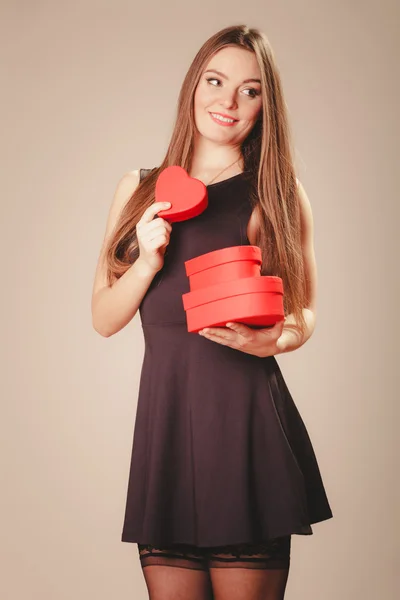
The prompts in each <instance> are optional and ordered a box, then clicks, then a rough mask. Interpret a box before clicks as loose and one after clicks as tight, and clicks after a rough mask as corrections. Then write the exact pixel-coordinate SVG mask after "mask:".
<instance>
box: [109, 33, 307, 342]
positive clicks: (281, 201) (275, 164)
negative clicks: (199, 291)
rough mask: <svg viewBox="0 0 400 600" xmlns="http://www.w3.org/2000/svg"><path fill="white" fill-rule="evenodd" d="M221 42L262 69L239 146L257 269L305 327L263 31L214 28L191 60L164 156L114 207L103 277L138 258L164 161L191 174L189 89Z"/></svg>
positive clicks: (284, 123) (270, 57) (275, 93)
mask: <svg viewBox="0 0 400 600" xmlns="http://www.w3.org/2000/svg"><path fill="white" fill-rule="evenodd" d="M228 46H234V47H239V48H243V49H244V50H248V51H250V52H253V53H254V55H255V57H256V60H257V63H258V66H259V69H260V72H261V94H262V98H263V102H262V108H261V112H260V116H259V119H258V121H257V122H256V124H255V125H254V127H253V129H252V131H251V132H250V133H249V135H248V136H247V138H246V139H245V140H244V141H243V142H242V145H241V153H242V157H243V163H244V171H245V172H246V178H247V179H248V181H249V183H250V186H249V193H250V199H251V202H252V204H253V206H254V208H255V210H256V211H257V217H258V230H257V237H256V241H255V243H256V245H257V246H259V247H260V248H261V252H262V259H263V262H262V269H261V274H262V275H276V276H279V277H281V278H282V280H283V286H284V309H285V315H287V314H289V313H292V314H293V315H294V317H295V319H296V321H297V323H298V325H299V328H300V331H301V333H304V330H305V320H304V316H303V312H302V309H303V307H306V306H307V286H306V281H305V272H304V261H303V255H302V247H301V231H300V201H299V196H298V190H297V183H296V175H295V168H294V164H293V153H292V148H291V132H290V127H289V122H288V115H287V108H286V103H285V100H284V95H283V90H282V84H281V78H280V74H279V71H278V68H277V66H276V63H275V57H274V54H273V51H272V48H271V45H270V43H269V41H268V39H267V37H266V35H265V34H264V33H262V32H260V31H259V30H258V29H254V28H249V27H247V26H246V25H235V26H231V27H226V28H224V29H222V30H221V31H219V32H217V33H216V34H214V35H213V36H211V37H210V38H209V39H208V40H207V41H206V42H205V43H204V44H203V46H202V47H201V48H200V50H199V51H198V52H197V54H196V56H195V58H194V59H193V61H192V63H191V65H190V67H189V69H188V71H187V74H186V76H185V79H184V81H183V84H182V87H181V90H180V94H179V97H178V105H177V113H176V119H175V125H174V127H173V132H172V135H171V140H170V143H169V146H168V149H167V152H166V154H165V157H164V160H163V161H162V164H161V165H160V166H159V167H155V168H154V169H152V170H151V171H150V173H149V174H148V175H147V176H146V177H145V178H144V179H143V180H142V181H141V182H140V183H139V185H138V186H137V188H136V189H135V191H134V193H133V194H132V196H131V198H130V199H129V200H128V201H127V203H126V204H125V206H124V208H123V210H122V211H121V214H120V218H119V221H118V223H117V226H116V228H115V230H114V232H113V234H112V236H111V237H110V240H109V242H108V244H107V248H106V262H107V279H108V283H109V285H112V283H113V282H114V281H115V280H116V279H118V278H119V277H121V275H123V274H124V273H125V271H126V270H127V269H128V268H129V267H130V266H131V264H132V262H134V261H135V260H136V259H137V258H138V255H139V248H138V242H137V238H136V224H137V223H138V221H139V220H140V218H141V216H142V214H143V213H144V211H145V210H146V208H147V207H149V206H150V205H151V204H153V203H154V201H155V184H156V181H157V178H158V176H159V174H160V173H161V172H162V171H163V170H164V169H165V168H166V167H168V166H171V165H179V166H181V167H183V168H184V169H185V170H187V171H188V172H190V168H191V161H192V156H193V147H194V143H193V142H194V136H195V120H194V94H195V90H196V87H197V85H198V83H199V80H200V77H201V75H202V72H203V70H204V69H205V67H206V65H207V64H208V62H209V61H210V59H211V58H212V57H213V55H214V54H215V53H217V52H218V51H219V50H221V49H222V48H226V47H228Z"/></svg>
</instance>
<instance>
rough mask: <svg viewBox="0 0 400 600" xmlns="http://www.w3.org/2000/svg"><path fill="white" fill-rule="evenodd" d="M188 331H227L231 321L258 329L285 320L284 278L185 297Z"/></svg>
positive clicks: (241, 281)
mask: <svg viewBox="0 0 400 600" xmlns="http://www.w3.org/2000/svg"><path fill="white" fill-rule="evenodd" d="M182 299H183V305H184V308H185V311H186V321H187V327H188V331H189V332H190V333H197V332H198V331H200V329H203V328H204V327H225V326H226V324H227V323H229V322H230V321H234V322H239V323H243V324H245V325H248V326H254V327H268V326H271V325H272V326H273V325H275V323H276V322H277V321H280V320H283V319H284V310H283V286H282V280H281V278H280V277H272V276H271V277H269V276H259V277H248V278H244V279H237V280H233V281H229V282H223V283H219V284H216V285H212V286H209V287H207V288H203V289H200V290H196V291H193V292H188V293H187V294H183V296H182Z"/></svg>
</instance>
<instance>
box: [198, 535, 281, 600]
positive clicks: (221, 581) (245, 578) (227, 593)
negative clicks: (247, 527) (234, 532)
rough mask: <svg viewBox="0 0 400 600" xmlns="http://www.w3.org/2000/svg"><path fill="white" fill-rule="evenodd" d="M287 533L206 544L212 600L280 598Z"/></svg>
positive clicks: (265, 599) (268, 599)
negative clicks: (254, 541) (227, 543)
mask: <svg viewBox="0 0 400 600" xmlns="http://www.w3.org/2000/svg"><path fill="white" fill-rule="evenodd" d="M290 547H291V536H286V537H282V538H277V539H275V540H269V541H267V542H262V543H259V544H251V545H250V544H240V545H235V546H225V547H220V548H209V555H208V556H209V569H210V576H211V582H212V589H213V594H214V599H215V600H283V598H284V596H285V589H286V583H287V579H288V576H289V567H290Z"/></svg>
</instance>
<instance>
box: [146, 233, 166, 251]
mask: <svg viewBox="0 0 400 600" xmlns="http://www.w3.org/2000/svg"><path fill="white" fill-rule="evenodd" d="M168 244H169V239H168V237H167V236H166V235H165V234H164V233H163V234H161V235H157V236H156V237H155V238H153V239H152V240H148V246H149V248H150V249H151V250H156V249H158V248H161V246H168Z"/></svg>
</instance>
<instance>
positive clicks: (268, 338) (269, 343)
mask: <svg viewBox="0 0 400 600" xmlns="http://www.w3.org/2000/svg"><path fill="white" fill-rule="evenodd" d="M283 325H284V320H283V319H282V320H281V321H278V322H277V323H276V324H275V325H274V326H273V327H266V328H265V329H253V328H252V327H247V325H243V323H232V322H230V323H227V324H226V327H205V328H204V329H202V330H200V331H199V334H200V335H202V336H203V337H205V338H207V339H209V340H211V341H213V342H217V343H218V344H222V345H223V346H229V347H230V348H233V349H235V350H241V351H242V352H246V353H247V354H253V355H254V356H258V357H259V358H266V357H267V356H273V355H274V354H279V353H280V352H282V350H283V349H284V338H283V336H282V330H283ZM281 336H282V337H281Z"/></svg>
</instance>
